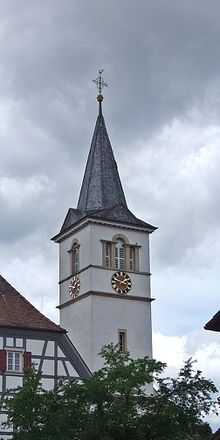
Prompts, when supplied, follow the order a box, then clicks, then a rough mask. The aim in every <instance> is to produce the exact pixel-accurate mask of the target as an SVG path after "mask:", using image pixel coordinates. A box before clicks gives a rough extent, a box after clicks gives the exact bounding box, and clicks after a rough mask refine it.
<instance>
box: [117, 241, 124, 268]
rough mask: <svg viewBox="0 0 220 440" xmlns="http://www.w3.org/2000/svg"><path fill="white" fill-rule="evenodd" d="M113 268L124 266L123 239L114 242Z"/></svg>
mask: <svg viewBox="0 0 220 440" xmlns="http://www.w3.org/2000/svg"><path fill="white" fill-rule="evenodd" d="M115 268H116V269H124V268H125V249H124V242H123V240H117V241H116V243H115Z"/></svg>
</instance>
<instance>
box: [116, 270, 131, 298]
mask: <svg viewBox="0 0 220 440" xmlns="http://www.w3.org/2000/svg"><path fill="white" fill-rule="evenodd" d="M111 283H112V288H113V289H114V290H115V292H117V293H120V294H123V293H124V294H125V293H128V292H129V290H130V289H131V286H132V282H131V278H130V277H129V275H128V274H127V273H126V272H121V271H118V272H115V273H114V274H113V275H112V281H111Z"/></svg>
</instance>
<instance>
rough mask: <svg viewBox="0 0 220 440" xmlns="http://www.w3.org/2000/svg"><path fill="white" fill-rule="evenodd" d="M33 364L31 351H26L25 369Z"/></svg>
mask: <svg viewBox="0 0 220 440" xmlns="http://www.w3.org/2000/svg"><path fill="white" fill-rule="evenodd" d="M30 366H31V352H30V351H25V352H24V369H26V368H29V367H30Z"/></svg>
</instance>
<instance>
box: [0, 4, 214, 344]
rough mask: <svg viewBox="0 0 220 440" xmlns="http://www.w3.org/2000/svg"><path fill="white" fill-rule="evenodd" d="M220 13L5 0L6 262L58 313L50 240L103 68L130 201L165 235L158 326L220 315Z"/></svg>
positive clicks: (2, 262)
mask: <svg viewBox="0 0 220 440" xmlns="http://www.w3.org/2000/svg"><path fill="white" fill-rule="evenodd" d="M219 15H220V3H219V0H212V1H211V2H209V3H208V2H207V1H206V0H195V1H193V2H192V1H191V0H186V1H184V2H181V1H178V0H167V1H166V2H164V1H163V0H147V1H144V0H138V1H136V2H132V1H130V0H122V1H120V2H118V1H116V0H112V1H111V2H102V1H101V0H94V1H93V2H91V1H89V0H85V1H83V2H79V1H72V0H64V1H62V2H61V1H60V0H46V1H41V0H39V1H38V2H35V1H33V0H29V1H28V2H27V1H26V0H20V1H19V2H15V1H14V0H8V1H7V2H1V4H0V47H1V65H0V151H1V156H0V157H1V161H0V212H1V217H0V267H1V273H2V275H3V276H6V277H7V278H8V280H9V282H11V283H12V284H14V285H15V287H16V288H18V289H19V290H20V291H21V293H23V294H25V295H26V296H27V297H28V298H29V299H30V300H31V301H32V302H34V304H35V305H36V306H38V307H39V308H42V304H43V305H44V308H43V311H44V312H45V313H47V314H48V316H50V317H52V318H53V319H56V312H55V309H54V307H55V306H56V305H57V278H58V276H57V253H58V252H57V249H56V246H55V245H53V244H52V243H51V242H50V237H51V236H53V235H54V234H55V233H57V232H58V230H59V228H60V226H61V224H62V221H63V219H64V216H65V214H66V211H67V209H68V208H69V207H70V206H72V207H74V206H76V203H77V197H78V194H79V189H80V184H81V180H82V177H83V171H84V166H85V161H86V157H87V154H88V149H89V145H90V141H91V137H92V132H93V129H94V125H95V118H96V113H97V104H96V101H95V95H96V90H95V88H94V85H93V84H92V83H91V80H92V79H93V78H95V77H96V76H97V69H98V68H100V67H103V68H104V69H105V72H104V75H105V80H106V81H107V82H108V83H109V87H108V88H106V89H105V92H104V95H105V99H104V103H103V108H104V115H105V118H106V123H107V127H108V131H109V135H110V139H111V141H112V145H113V149H114V151H115V155H116V159H117V162H118V166H119V170H120V173H121V177H122V182H123V186H124V188H125V193H126V196H127V199H128V202H129V207H130V208H131V209H132V210H133V211H134V213H135V214H136V215H137V216H139V217H140V218H143V219H145V220H146V221H148V222H150V223H152V224H155V225H156V226H159V227H160V229H159V231H157V232H156V233H155V234H153V236H152V237H151V249H152V273H153V277H152V294H153V296H155V297H156V298H157V301H156V302H155V305H154V315H153V316H154V327H155V330H156V331H160V332H163V333H165V334H168V335H172V334H173V335H179V336H181V335H184V334H187V333H190V332H192V331H193V330H194V329H197V328H201V327H202V326H203V325H204V324H205V322H207V321H208V320H209V318H210V317H211V316H212V315H213V314H214V313H215V312H216V311H217V309H218V308H219V287H220V286H219V274H218V273H219V255H220V252H219V236H220V233H219V217H220V210H219V203H218V199H219V167H220V156H219V151H220V150H219V134H220V127H219V108H220V106H219V100H220V99H219V86H220V80H219V72H220V65H219V63H220V61H219V60H220V57H219V41H220V27H219ZM36 274H37V280H38V281H37V282H35V281H34V282H33V280H35V279H36ZM207 298H208V299H207ZM195 345H196V342H195Z"/></svg>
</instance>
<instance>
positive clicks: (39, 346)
mask: <svg viewBox="0 0 220 440" xmlns="http://www.w3.org/2000/svg"><path fill="white" fill-rule="evenodd" d="M44 342H45V341H44V340H40V339H27V345H26V350H27V351H31V353H32V354H36V355H39V356H41V355H42V350H43V346H44Z"/></svg>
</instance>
